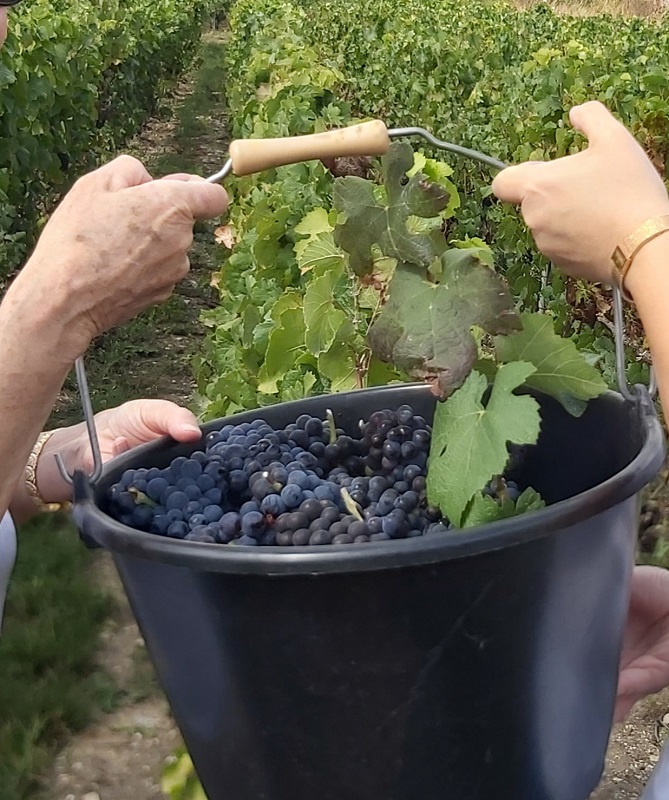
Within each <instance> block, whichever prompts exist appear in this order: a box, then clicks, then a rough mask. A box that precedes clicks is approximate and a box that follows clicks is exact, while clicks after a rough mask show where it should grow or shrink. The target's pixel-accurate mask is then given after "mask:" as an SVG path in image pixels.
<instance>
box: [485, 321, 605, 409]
mask: <svg viewBox="0 0 669 800" xmlns="http://www.w3.org/2000/svg"><path fill="white" fill-rule="evenodd" d="M521 322H522V325H523V328H522V330H521V331H519V332H518V333H513V334H511V335H510V336H497V337H496V338H495V354H496V356H497V359H498V360H499V361H504V362H506V361H528V362H529V363H530V364H534V366H535V367H536V371H535V372H534V374H533V375H531V376H530V377H529V378H528V381H527V384H528V386H532V387H533V388H534V389H538V390H539V391H540V392H545V393H546V394H548V395H550V396H551V397H554V398H555V399H556V400H558V401H559V402H560V403H562V405H563V406H564V408H565V409H566V410H567V411H568V412H569V413H570V414H572V415H573V416H576V417H578V416H580V415H581V414H582V413H583V411H584V410H585V407H586V401H588V400H592V398H594V397H598V396H599V395H600V394H601V393H602V392H604V391H606V389H607V385H606V382H605V381H604V379H603V378H602V376H601V374H600V372H599V370H598V369H597V368H596V367H594V366H592V365H591V364H589V363H588V361H587V360H586V358H585V357H584V356H583V355H582V354H581V353H580V352H579V351H578V350H577V349H576V345H575V344H574V342H572V341H571V340H570V339H563V338H562V337H561V336H558V335H557V334H556V333H555V331H554V330H553V321H552V319H551V318H550V317H549V316H548V315H547V314H522V315H521Z"/></svg>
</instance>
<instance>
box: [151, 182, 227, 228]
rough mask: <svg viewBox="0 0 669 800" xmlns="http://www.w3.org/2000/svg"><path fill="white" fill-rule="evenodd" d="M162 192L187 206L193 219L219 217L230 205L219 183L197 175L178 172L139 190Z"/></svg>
mask: <svg viewBox="0 0 669 800" xmlns="http://www.w3.org/2000/svg"><path fill="white" fill-rule="evenodd" d="M137 191H138V192H140V193H143V192H160V193H163V194H164V195H165V196H170V195H171V198H172V200H173V201H175V202H176V201H177V200H178V201H179V204H180V205H182V206H185V207H187V209H188V211H190V213H191V215H192V217H193V219H210V218H212V217H219V216H220V215H221V214H222V213H223V212H224V211H225V209H226V208H227V207H228V193H227V192H226V191H225V189H224V188H223V187H222V186H219V185H218V184H217V183H208V182H207V181H206V180H204V179H203V178H200V177H198V176H197V175H184V174H177V175H173V176H171V177H169V178H161V179H160V180H157V181H153V183H152V184H150V185H147V186H142V187H141V188H140V189H138V190H137Z"/></svg>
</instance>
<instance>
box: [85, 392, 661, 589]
mask: <svg viewBox="0 0 669 800" xmlns="http://www.w3.org/2000/svg"><path fill="white" fill-rule="evenodd" d="M389 388H398V389H401V390H402V391H403V392H405V393H406V395H407V398H406V402H407V403H409V404H411V398H412V397H415V396H417V395H418V394H421V393H429V387H428V386H426V384H424V383H409V384H401V385H398V386H397V387H394V386H393V387H387V386H379V387H373V388H371V389H358V390H354V391H352V392H342V393H340V394H338V395H320V396H316V397H313V398H305V399H300V400H293V401H290V402H286V403H278V404H276V405H273V406H269V407H268V408H272V409H276V408H278V407H281V408H282V409H285V410H290V409H291V408H296V409H297V408H301V409H303V406H304V403H305V401H310V400H311V401H313V400H319V401H320V402H321V403H323V402H324V401H325V400H326V399H327V398H328V397H338V398H342V397H344V396H352V395H356V394H359V393H360V392H365V393H367V394H370V393H376V392H379V393H381V392H387V390H388V389H389ZM532 394H535V395H537V396H541V394H542V393H541V392H532ZM602 396H608V397H609V399H610V401H611V400H613V401H614V402H617V403H620V404H627V405H629V403H628V401H626V400H625V399H624V398H623V397H622V395H620V394H619V393H618V392H613V391H608V392H605V393H604V395H602ZM637 397H638V402H637V403H636V407H635V413H636V414H637V416H638V418H639V424H640V425H641V427H642V436H643V439H642V445H641V448H640V450H639V452H638V453H637V455H636V456H635V457H634V458H633V459H632V460H631V461H630V462H629V464H627V465H626V466H625V467H624V468H623V469H622V470H620V471H619V472H617V473H615V474H614V475H612V476H611V477H610V478H608V479H607V480H606V481H604V482H602V483H600V484H597V485H596V486H594V487H592V488H591V489H588V490H586V491H585V492H581V493H579V494H577V495H574V496H573V497H570V498H567V499H565V500H561V501H559V502H557V503H554V504H552V505H549V506H546V507H545V508H543V509H540V510H538V511H534V512H529V513H526V514H523V515H520V516H517V517H511V518H509V519H505V520H499V521H497V522H493V523H488V524H485V525H480V526H477V527H474V528H468V529H467V530H466V531H465V532H462V533H458V532H456V533H453V534H449V535H443V536H437V535H435V536H417V537H414V538H411V539H397V540H391V541H388V542H375V543H373V545H372V544H370V546H369V547H363V546H361V545H353V544H350V545H330V546H328V547H323V548H314V547H308V546H307V547H291V548H285V547H280V546H278V545H274V546H259V547H248V546H243V545H241V546H235V547H226V546H224V545H220V544H208V543H203V542H189V541H183V540H179V539H169V538H167V537H164V536H159V535H158V534H155V533H148V532H144V531H139V530H137V529H135V528H131V527H129V526H127V525H124V524H122V523H121V522H119V521H117V520H115V519H114V518H113V517H111V516H109V515H108V514H106V513H105V512H104V511H103V510H102V509H101V508H100V507H99V506H98V505H97V504H96V499H99V496H100V493H101V492H102V491H103V488H104V487H105V485H106V484H108V483H109V479H110V475H111V474H112V473H115V474H119V472H121V471H123V469H127V468H130V466H131V465H132V464H135V463H136V462H137V459H138V457H139V458H141V457H142V456H144V455H150V454H151V453H152V452H155V451H157V450H158V449H160V447H161V446H164V444H165V443H166V442H170V443H171V444H174V442H173V440H171V439H169V437H164V438H162V439H158V440H155V441H153V442H150V443H148V444H145V445H142V446H140V447H137V448H134V449H133V450H132V451H130V452H128V453H124V454H123V455H122V456H119V457H118V458H115V459H113V460H111V461H109V462H108V463H107V464H106V465H105V468H104V470H103V474H102V477H101V479H100V481H99V482H98V484H96V486H91V485H90V484H87V483H85V482H83V481H79V482H78V492H77V493H76V494H77V500H76V502H75V504H74V509H73V517H74V520H75V523H76V524H77V526H78V528H79V530H80V532H81V534H82V536H83V538H84V539H85V540H87V541H88V542H89V543H93V544H94V545H96V546H99V547H103V548H105V549H107V550H109V551H111V552H112V553H114V554H119V555H125V556H134V557H138V558H143V559H148V560H151V561H158V562H163V563H166V564H172V565H174V566H181V567H188V568H190V569H194V570H198V571H206V572H219V573H228V574H246V575H257V576H267V577H270V576H276V577H278V576H282V575H321V574H330V573H354V572H375V571H383V570H387V569H399V568H403V567H412V566H425V565H429V564H436V563H439V562H442V561H449V560H453V559H460V558H466V557H471V556H476V555H481V554H484V553H490V552H494V551H496V550H500V549H503V548H504V549H505V548H507V547H513V546H517V545H520V544H523V543H525V542H528V541H530V540H533V539H538V538H543V537H545V536H548V535H550V534H552V533H555V532H559V531H560V530H562V529H564V528H567V527H570V526H572V525H575V524H577V523H579V522H583V521H585V520H587V519H592V518H593V517H595V516H597V515H598V514H601V513H603V512H604V511H606V510H608V509H610V508H611V507H613V506H616V505H620V504H622V503H623V502H624V501H626V500H628V499H629V498H630V497H632V496H633V495H636V494H637V493H638V492H639V490H640V489H641V488H643V486H645V485H646V484H647V483H648V482H649V481H650V479H651V478H652V477H653V476H654V475H655V474H657V472H658V471H659V469H660V467H661V464H662V462H663V459H664V454H665V440H664V435H663V431H662V427H661V425H660V422H659V420H658V417H657V413H656V411H655V408H654V406H653V402H652V400H651V399H650V396H649V395H648V392H647V391H646V389H645V387H643V386H641V387H638V391H637ZM265 410H266V409H262V408H261V409H253V410H251V411H244V412H240V413H238V414H233V415H230V416H228V417H222V418H220V419H217V420H213V421H211V422H209V423H206V424H205V425H203V426H201V427H202V432H203V438H204V436H206V434H207V433H209V432H210V431H213V430H217V429H219V428H220V427H222V426H223V425H226V424H229V423H231V424H234V423H241V422H246V421H251V420H252V419H256V418H257V417H258V416H260V415H262V413H263V411H265ZM300 413H308V410H306V411H305V410H304V409H303V410H302V411H300ZM297 416H299V414H298V415H297ZM201 441H202V440H200V442H201ZM191 444H193V446H194V448H193V449H197V447H198V444H199V443H197V442H195V443H191Z"/></svg>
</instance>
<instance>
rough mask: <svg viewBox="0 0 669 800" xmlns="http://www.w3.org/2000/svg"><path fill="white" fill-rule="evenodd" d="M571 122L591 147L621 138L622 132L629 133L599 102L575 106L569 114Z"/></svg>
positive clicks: (593, 101) (594, 101)
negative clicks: (613, 138)
mask: <svg viewBox="0 0 669 800" xmlns="http://www.w3.org/2000/svg"><path fill="white" fill-rule="evenodd" d="M569 121H570V122H571V124H572V125H573V126H574V128H576V130H577V131H579V132H580V133H582V134H583V135H584V136H585V137H586V139H587V140H588V142H589V143H590V145H595V146H597V145H601V144H603V143H606V142H607V141H610V140H611V138H612V137H616V136H619V135H620V133H621V132H623V133H627V131H626V129H625V128H624V126H623V124H622V123H621V122H618V120H617V119H616V118H615V117H614V116H613V114H612V113H611V112H610V111H609V110H608V108H606V106H605V105H603V104H602V103H600V102H598V101H597V100H591V101H590V102H589V103H583V104H582V105H580V106H574V107H573V108H572V109H571V111H570V112H569Z"/></svg>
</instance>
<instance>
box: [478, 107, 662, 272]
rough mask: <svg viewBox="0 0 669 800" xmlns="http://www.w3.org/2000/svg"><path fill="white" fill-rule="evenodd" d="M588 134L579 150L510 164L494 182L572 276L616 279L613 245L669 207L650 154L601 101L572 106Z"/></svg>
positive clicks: (544, 248)
mask: <svg viewBox="0 0 669 800" xmlns="http://www.w3.org/2000/svg"><path fill="white" fill-rule="evenodd" d="M570 120H571V123H572V125H573V126H574V127H575V128H576V129H577V130H579V131H581V132H582V133H583V134H585V136H586V137H587V138H588V141H589V147H588V148H587V149H586V150H584V151H583V152H581V153H578V154H576V155H573V156H567V157H565V158H559V159H556V160H555V161H550V162H546V163H543V162H528V163H526V164H520V165H519V166H515V167H508V168H507V169H505V170H503V171H502V172H500V173H499V174H498V175H497V177H496V178H495V180H494V181H493V185H492V188H493V191H494V192H495V194H496V195H497V196H498V197H499V198H500V199H501V200H505V201H507V202H509V203H515V204H518V205H520V207H521V210H522V213H523V217H524V219H525V222H526V223H527V225H528V227H529V228H530V230H531V231H532V234H533V235H534V239H535V241H536V243H537V246H538V248H539V249H540V250H541V251H542V252H543V253H544V254H545V255H546V256H548V258H550V259H551V260H552V261H553V262H555V263H556V264H557V265H558V266H560V267H562V268H563V269H564V271H565V272H567V273H568V274H570V275H573V276H574V277H579V278H585V279H589V280H593V281H601V282H604V283H610V282H611V267H612V265H611V254H612V253H613V250H614V248H615V247H616V245H618V244H619V243H620V242H621V241H622V240H623V239H624V238H625V237H626V236H627V235H628V234H630V233H631V232H632V231H633V230H634V229H635V228H636V227H637V226H638V225H639V224H640V223H641V222H644V221H645V220H646V219H648V218H649V217H654V216H658V215H661V214H668V213H669V198H668V197H667V192H666V189H665V187H664V184H663V182H662V180H661V178H660V176H659V175H658V174H657V171H656V170H655V168H654V167H653V165H652V164H651V162H650V161H649V159H648V158H647V157H646V155H645V153H644V152H643V150H642V149H641V147H640V146H639V144H637V142H636V141H635V140H634V138H633V137H632V136H631V134H630V133H629V132H628V131H627V130H626V128H625V127H624V126H623V125H621V124H620V123H619V122H618V121H617V120H615V119H614V117H613V116H612V115H611V114H610V113H609V112H608V111H607V109H606V108H605V107H604V106H603V105H601V103H597V102H591V103H585V104H584V105H581V106H576V107H575V108H573V109H572V110H571V113H570Z"/></svg>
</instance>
